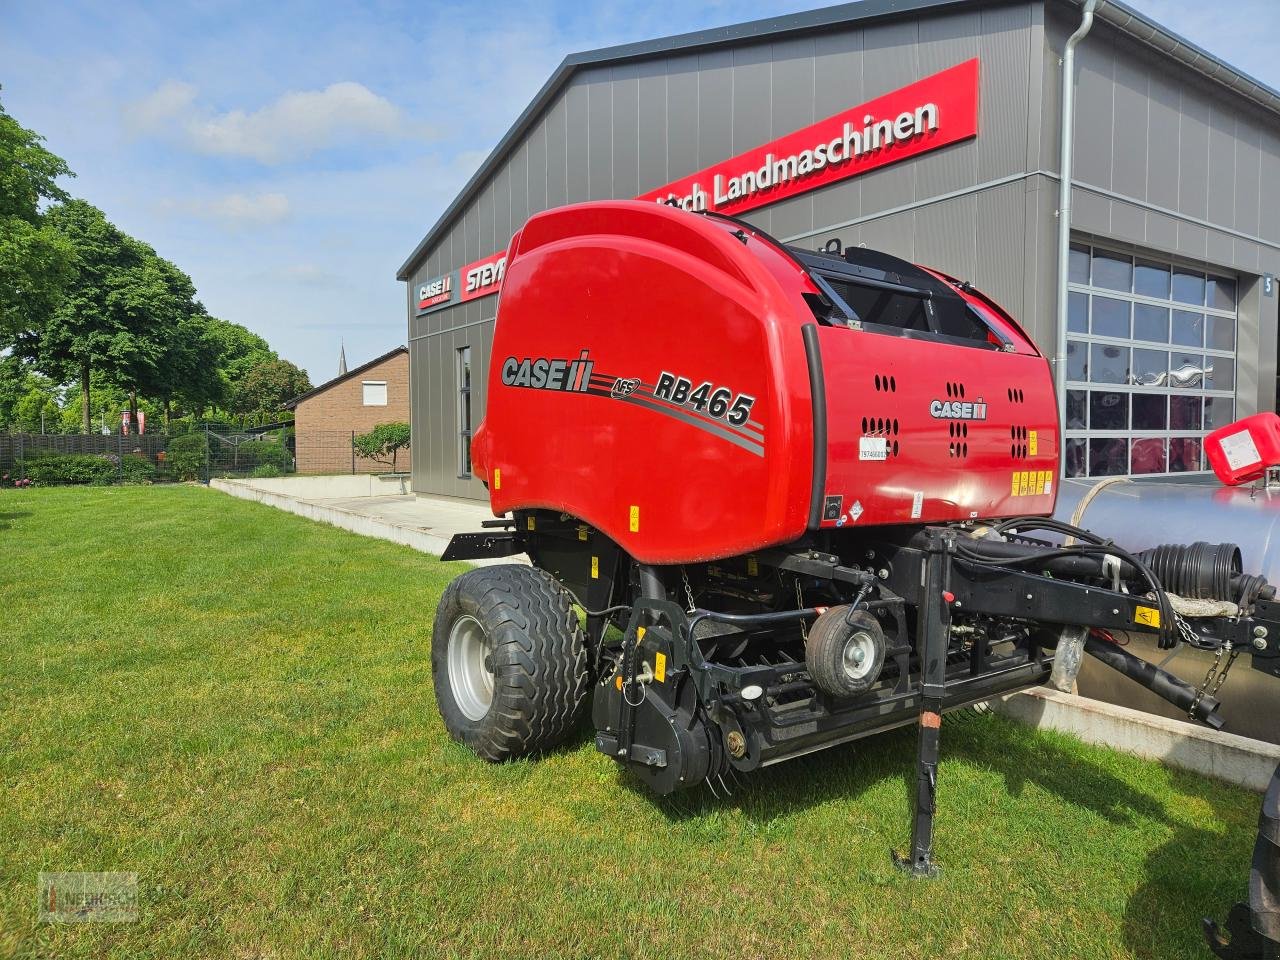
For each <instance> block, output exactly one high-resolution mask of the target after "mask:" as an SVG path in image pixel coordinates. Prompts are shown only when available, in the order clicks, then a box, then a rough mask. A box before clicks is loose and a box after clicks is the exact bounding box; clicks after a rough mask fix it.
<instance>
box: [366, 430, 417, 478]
mask: <svg viewBox="0 0 1280 960" xmlns="http://www.w3.org/2000/svg"><path fill="white" fill-rule="evenodd" d="M354 443H355V448H356V453H358V454H360V456H362V457H364V458H365V459H366V460H373V461H374V462H376V463H383V464H386V465H387V466H389V467H390V468H391V471H392V473H394V472H395V469H396V454H397V453H399V452H400V451H401V450H406V449H408V447H409V424H407V423H380V424H378V425H377V426H376V427H374V428H373V429H372V430H370V431H369V432H368V433H362V434H360V436H358V437H356V438H355V441H354ZM388 457H389V458H390V459H387V458H388Z"/></svg>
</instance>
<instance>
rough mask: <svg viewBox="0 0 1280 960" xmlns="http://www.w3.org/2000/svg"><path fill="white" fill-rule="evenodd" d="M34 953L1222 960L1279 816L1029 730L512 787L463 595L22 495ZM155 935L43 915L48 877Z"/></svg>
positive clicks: (203, 496)
mask: <svg viewBox="0 0 1280 960" xmlns="http://www.w3.org/2000/svg"><path fill="white" fill-rule="evenodd" d="M0 549H2V550H3V558H4V560H3V566H2V567H0V612H2V614H3V626H2V627H0V788H2V791H0V956H10V955H16V956H23V957H25V956H49V957H59V958H64V957H103V956H109V957H129V958H139V957H156V958H161V957H163V958H171V957H173V958H176V957H233V958H242V960H243V958H257V957H300V958H322V957H344V958H345V957H414V956H441V957H504V958H506V957H510V958H522V960H523V958H529V960H532V958H558V957H567V958H579V957H596V956H599V957H652V958H655V960H670V958H678V957H732V958H741V960H746V958H757V957H759V958H768V960H776V958H790V957H796V958H828V957H831V958H835V957H842V958H845V957H875V958H900V957H929V958H933V957H949V958H952V957H974V958H979V957H980V958H991V957H1037V958H1038V957H1071V958H1077V957H1160V958H1166V957H1207V956H1208V955H1209V954H1208V951H1207V950H1206V949H1204V948H1203V947H1202V946H1200V932H1199V921H1200V917H1201V916H1203V915H1206V914H1209V915H1216V916H1219V917H1222V916H1224V915H1225V914H1226V911H1227V907H1228V906H1229V904H1230V903H1231V902H1232V901H1233V900H1236V899H1238V898H1240V897H1241V896H1242V895H1243V893H1244V886H1245V880H1246V876H1247V869H1248V866H1247V865H1248V860H1249V855H1250V851H1251V849H1252V846H1253V838H1254V831H1255V825H1256V821H1257V812H1258V802H1259V801H1258V798H1257V797H1255V796H1253V795H1251V794H1248V793H1246V792H1244V791H1241V790H1237V789H1233V788H1230V787H1226V786H1222V785H1220V784H1216V783H1213V782H1210V781H1208V780H1204V779H1201V778H1199V777H1196V776H1192V775H1189V774H1183V773H1178V772H1174V771H1171V770H1167V769H1164V768H1162V767H1161V766H1159V765H1157V764H1154V763H1148V762H1145V761H1141V760H1137V759H1134V758H1132V757H1128V756H1123V755H1120V754H1115V753H1111V752H1109V751H1107V750H1103V749H1099V748H1094V747H1088V746H1084V745H1081V744H1079V743H1077V742H1075V741H1073V740H1071V739H1068V738H1066V737H1062V736H1055V735H1050V734H1044V733H1036V732H1032V731H1029V730H1027V729H1025V728H1022V727H1019V726H1017V725H1015V724H1013V723H1011V722H1009V721H1006V720H1004V719H1001V718H998V717H992V716H988V717H979V718H974V719H971V720H968V721H967V722H961V721H959V720H957V721H956V722H954V723H952V722H948V723H945V724H944V726H943V739H942V752H943V760H942V766H941V773H940V804H941V814H940V816H939V818H938V835H937V845H936V853H937V857H938V859H939V861H940V862H941V863H942V865H943V870H944V872H943V876H942V877H941V879H939V880H937V881H922V880H915V879H911V878H908V877H906V876H902V875H899V874H898V873H897V872H896V871H895V870H894V868H893V867H892V866H891V865H890V862H889V849H890V847H893V846H896V847H899V848H902V847H905V846H906V844H907V841H908V839H909V831H910V827H909V813H910V806H909V799H908V798H909V780H910V776H911V774H912V757H913V750H914V739H915V738H914V733H913V732H912V731H901V732H898V733H893V734H888V735H884V736H880V737H877V738H873V739H871V740H867V741H864V742H862V743H861V744H858V745H855V746H852V747H844V748H836V749H834V750H832V751H828V752H826V753H823V754H818V755H815V756H813V757H810V758H807V759H804V760H799V761H795V762H793V763H790V764H784V765H782V766H780V767H776V768H772V769H771V770H768V771H765V772H763V773H761V774H759V775H757V776H755V777H754V778H753V779H752V780H751V781H750V782H749V783H748V784H747V785H746V787H745V788H744V789H743V790H741V791H740V792H739V793H738V794H737V795H736V796H734V797H733V798H731V799H729V800H716V799H714V798H711V797H710V796H709V795H708V796H703V795H686V796H683V797H677V798H674V799H669V800H659V799H655V798H653V797H651V796H649V795H647V794H646V793H644V792H642V791H641V790H640V789H639V788H637V787H634V786H633V785H632V784H631V783H630V782H629V781H628V779H627V777H626V776H625V775H623V774H621V773H620V771H619V770H618V769H617V768H616V767H615V765H614V763H613V762H612V761H610V760H609V759H607V758H605V757H603V756H601V755H599V754H597V753H596V752H595V750H594V748H593V746H592V743H591V740H590V734H589V731H588V730H585V729H584V730H583V731H582V734H581V735H580V736H579V737H578V738H577V739H576V740H575V741H574V742H573V743H572V744H570V745H569V746H567V747H566V748H564V749H562V750H560V751H558V752H556V753H555V754H553V755H551V756H549V757H545V758H543V759H541V760H539V761H535V762H523V763H514V764H509V765H506V766H501V767H494V766H488V765H485V764H483V763H481V762H480V761H478V760H475V759H473V758H472V757H471V755H470V754H468V753H467V752H466V751H465V750H463V749H462V748H460V747H459V746H457V745H455V744H453V743H452V742H450V741H449V739H448V738H447V736H446V735H445V732H444V728H443V726H442V725H441V722H440V720H439V719H438V717H437V714H436V710H435V704H434V700H433V696H432V693H431V677H430V670H429V666H428V658H427V643H428V636H429V631H430V624H431V618H432V612H433V609H434V606H435V601H436V598H437V597H438V596H439V594H440V592H441V590H442V589H443V588H444V586H445V584H446V583H447V582H448V581H449V580H450V579H451V578H452V577H453V576H454V575H455V574H457V573H458V572H460V570H461V569H463V568H462V567H461V566H458V565H449V564H442V563H440V562H439V561H437V560H434V559H432V558H430V557H427V556H423V555H421V554H418V553H414V552H413V551H411V550H409V549H406V548H403V547H399V546H395V545H392V544H389V543H384V542H381V541H376V540H368V539H364V538H361V537H358V536H355V535H353V534H349V533H345V532H342V531H339V530H335V529H331V528H329V527H325V526H321V525H319V524H314V523H311V522H309V521H307V520H303V519H300V518H298V517H294V516H291V515H288V514H284V513H280V512H277V511H275V510H272V509H270V508H268V507H263V506H260V505H257V504H253V503H248V502H245V501H241V500H235V499H232V498H230V497H227V496H224V495H222V494H220V493H217V492H215V491H210V490H206V489H203V488H199V487H177V488H160V487H133V488H118V489H112V488H107V489H93V488H79V489H51V490H28V491H8V492H4V493H0ZM41 870H46V871H69V870H94V871H97V870H129V871H136V872H137V873H138V877H139V886H140V897H139V900H140V918H139V920H138V921H137V922H134V923H120V924H106V923H90V924H38V923H36V922H35V919H36V901H37V895H36V874H37V873H38V872H39V871H41Z"/></svg>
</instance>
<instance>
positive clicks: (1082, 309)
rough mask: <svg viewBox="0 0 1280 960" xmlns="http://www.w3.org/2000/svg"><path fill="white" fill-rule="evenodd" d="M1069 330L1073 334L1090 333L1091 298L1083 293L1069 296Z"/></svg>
mask: <svg viewBox="0 0 1280 960" xmlns="http://www.w3.org/2000/svg"><path fill="white" fill-rule="evenodd" d="M1067 329H1068V330H1069V331H1071V332H1072V333H1088V332H1089V298H1088V297H1087V296H1085V295H1084V294H1083V293H1069V294H1067Z"/></svg>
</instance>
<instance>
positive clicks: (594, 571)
mask: <svg viewBox="0 0 1280 960" xmlns="http://www.w3.org/2000/svg"><path fill="white" fill-rule="evenodd" d="M591 579H592V580H599V579H600V558H599V557H592V558H591Z"/></svg>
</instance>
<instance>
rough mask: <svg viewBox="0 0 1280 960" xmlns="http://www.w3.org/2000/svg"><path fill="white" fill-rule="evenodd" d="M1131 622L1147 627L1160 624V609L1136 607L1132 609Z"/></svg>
mask: <svg viewBox="0 0 1280 960" xmlns="http://www.w3.org/2000/svg"><path fill="white" fill-rule="evenodd" d="M1133 622H1134V623H1141V624H1145V625H1146V626H1148V627H1158V626H1160V611H1159V610H1157V609H1156V608H1155V607H1137V608H1135V609H1134V611H1133Z"/></svg>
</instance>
